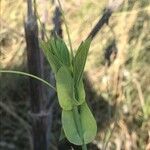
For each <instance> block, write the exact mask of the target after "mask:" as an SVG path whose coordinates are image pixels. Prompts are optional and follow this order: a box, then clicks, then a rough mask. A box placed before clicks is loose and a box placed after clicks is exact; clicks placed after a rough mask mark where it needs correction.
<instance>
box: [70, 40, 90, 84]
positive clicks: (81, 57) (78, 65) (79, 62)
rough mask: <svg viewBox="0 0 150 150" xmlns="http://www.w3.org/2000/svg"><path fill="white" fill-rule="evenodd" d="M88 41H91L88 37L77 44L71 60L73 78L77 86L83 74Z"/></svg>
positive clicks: (88, 45)
mask: <svg viewBox="0 0 150 150" xmlns="http://www.w3.org/2000/svg"><path fill="white" fill-rule="evenodd" d="M90 43H91V39H90V38H89V39H87V40H86V41H84V42H82V43H81V45H80V46H79V48H78V50H77V53H76V55H75V58H74V61H73V67H74V80H75V82H76V86H78V84H79V82H80V80H81V78H82V75H83V71H84V67H85V63H86V59H87V55H88V51H89V47H90Z"/></svg>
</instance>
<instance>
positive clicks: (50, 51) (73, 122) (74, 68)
mask: <svg viewBox="0 0 150 150" xmlns="http://www.w3.org/2000/svg"><path fill="white" fill-rule="evenodd" d="M90 43H91V39H87V40H85V41H84V42H82V43H81V45H80V46H79V48H78V50H77V53H76V55H75V57H74V58H72V59H71V58H70V54H69V51H68V48H67V46H66V44H65V43H64V41H63V40H62V39H60V38H58V37H56V38H53V39H51V40H49V41H48V42H46V43H45V42H44V43H41V46H42V48H43V50H44V53H45V55H46V57H47V59H48V61H49V63H50V65H51V68H52V70H53V72H54V73H55V78H56V89H57V94H58V100H59V104H60V106H61V108H62V128H63V129H62V131H64V132H62V133H64V134H65V137H66V138H67V139H68V140H69V141H70V142H71V143H73V144H75V145H84V144H87V143H89V142H91V141H92V140H93V139H94V138H95V135H96V131H97V126H96V121H95V119H94V117H93V115H92V113H91V111H90V109H89V107H88V105H87V103H86V101H85V90H84V85H83V79H82V76H83V71H84V67H85V63H86V59H87V54H88V51H89V47H90ZM61 137H62V136H61Z"/></svg>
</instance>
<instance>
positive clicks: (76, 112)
mask: <svg viewBox="0 0 150 150" xmlns="http://www.w3.org/2000/svg"><path fill="white" fill-rule="evenodd" d="M73 113H74V119H75V124H76V126H77V130H78V132H79V135H80V137H81V139H82V140H83V144H82V150H87V147H86V144H85V143H84V137H83V130H82V125H81V119H80V114H79V112H78V107H77V106H75V107H74V109H73Z"/></svg>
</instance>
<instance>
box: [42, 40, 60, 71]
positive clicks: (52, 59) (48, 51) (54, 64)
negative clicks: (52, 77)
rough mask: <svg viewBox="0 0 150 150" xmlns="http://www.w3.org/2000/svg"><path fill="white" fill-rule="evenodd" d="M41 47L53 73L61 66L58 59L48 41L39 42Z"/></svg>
mask: <svg viewBox="0 0 150 150" xmlns="http://www.w3.org/2000/svg"><path fill="white" fill-rule="evenodd" d="M41 48H42V49H43V51H44V54H45V56H46V58H47V60H48V62H49V63H50V65H51V68H52V70H53V72H54V73H56V72H57V71H58V70H59V68H60V67H61V66H62V64H61V62H60V60H59V59H58V58H57V57H56V56H55V55H54V54H53V52H52V48H51V46H50V41H48V42H41Z"/></svg>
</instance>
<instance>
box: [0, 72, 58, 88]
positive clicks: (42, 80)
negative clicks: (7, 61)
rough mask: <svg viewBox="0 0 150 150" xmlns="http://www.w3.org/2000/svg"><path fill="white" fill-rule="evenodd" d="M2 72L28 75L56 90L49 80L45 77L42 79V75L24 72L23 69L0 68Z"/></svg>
mask: <svg viewBox="0 0 150 150" xmlns="http://www.w3.org/2000/svg"><path fill="white" fill-rule="evenodd" d="M0 73H11V74H18V75H23V76H28V77H31V78H34V79H36V80H39V81H41V82H43V83H44V84H46V85H47V86H49V87H50V88H52V89H53V90H55V91H56V89H55V87H53V86H52V85H51V84H50V83H49V82H47V81H45V80H44V79H42V78H40V77H37V76H35V75H33V74H29V73H26V72H22V71H15V70H0Z"/></svg>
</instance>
